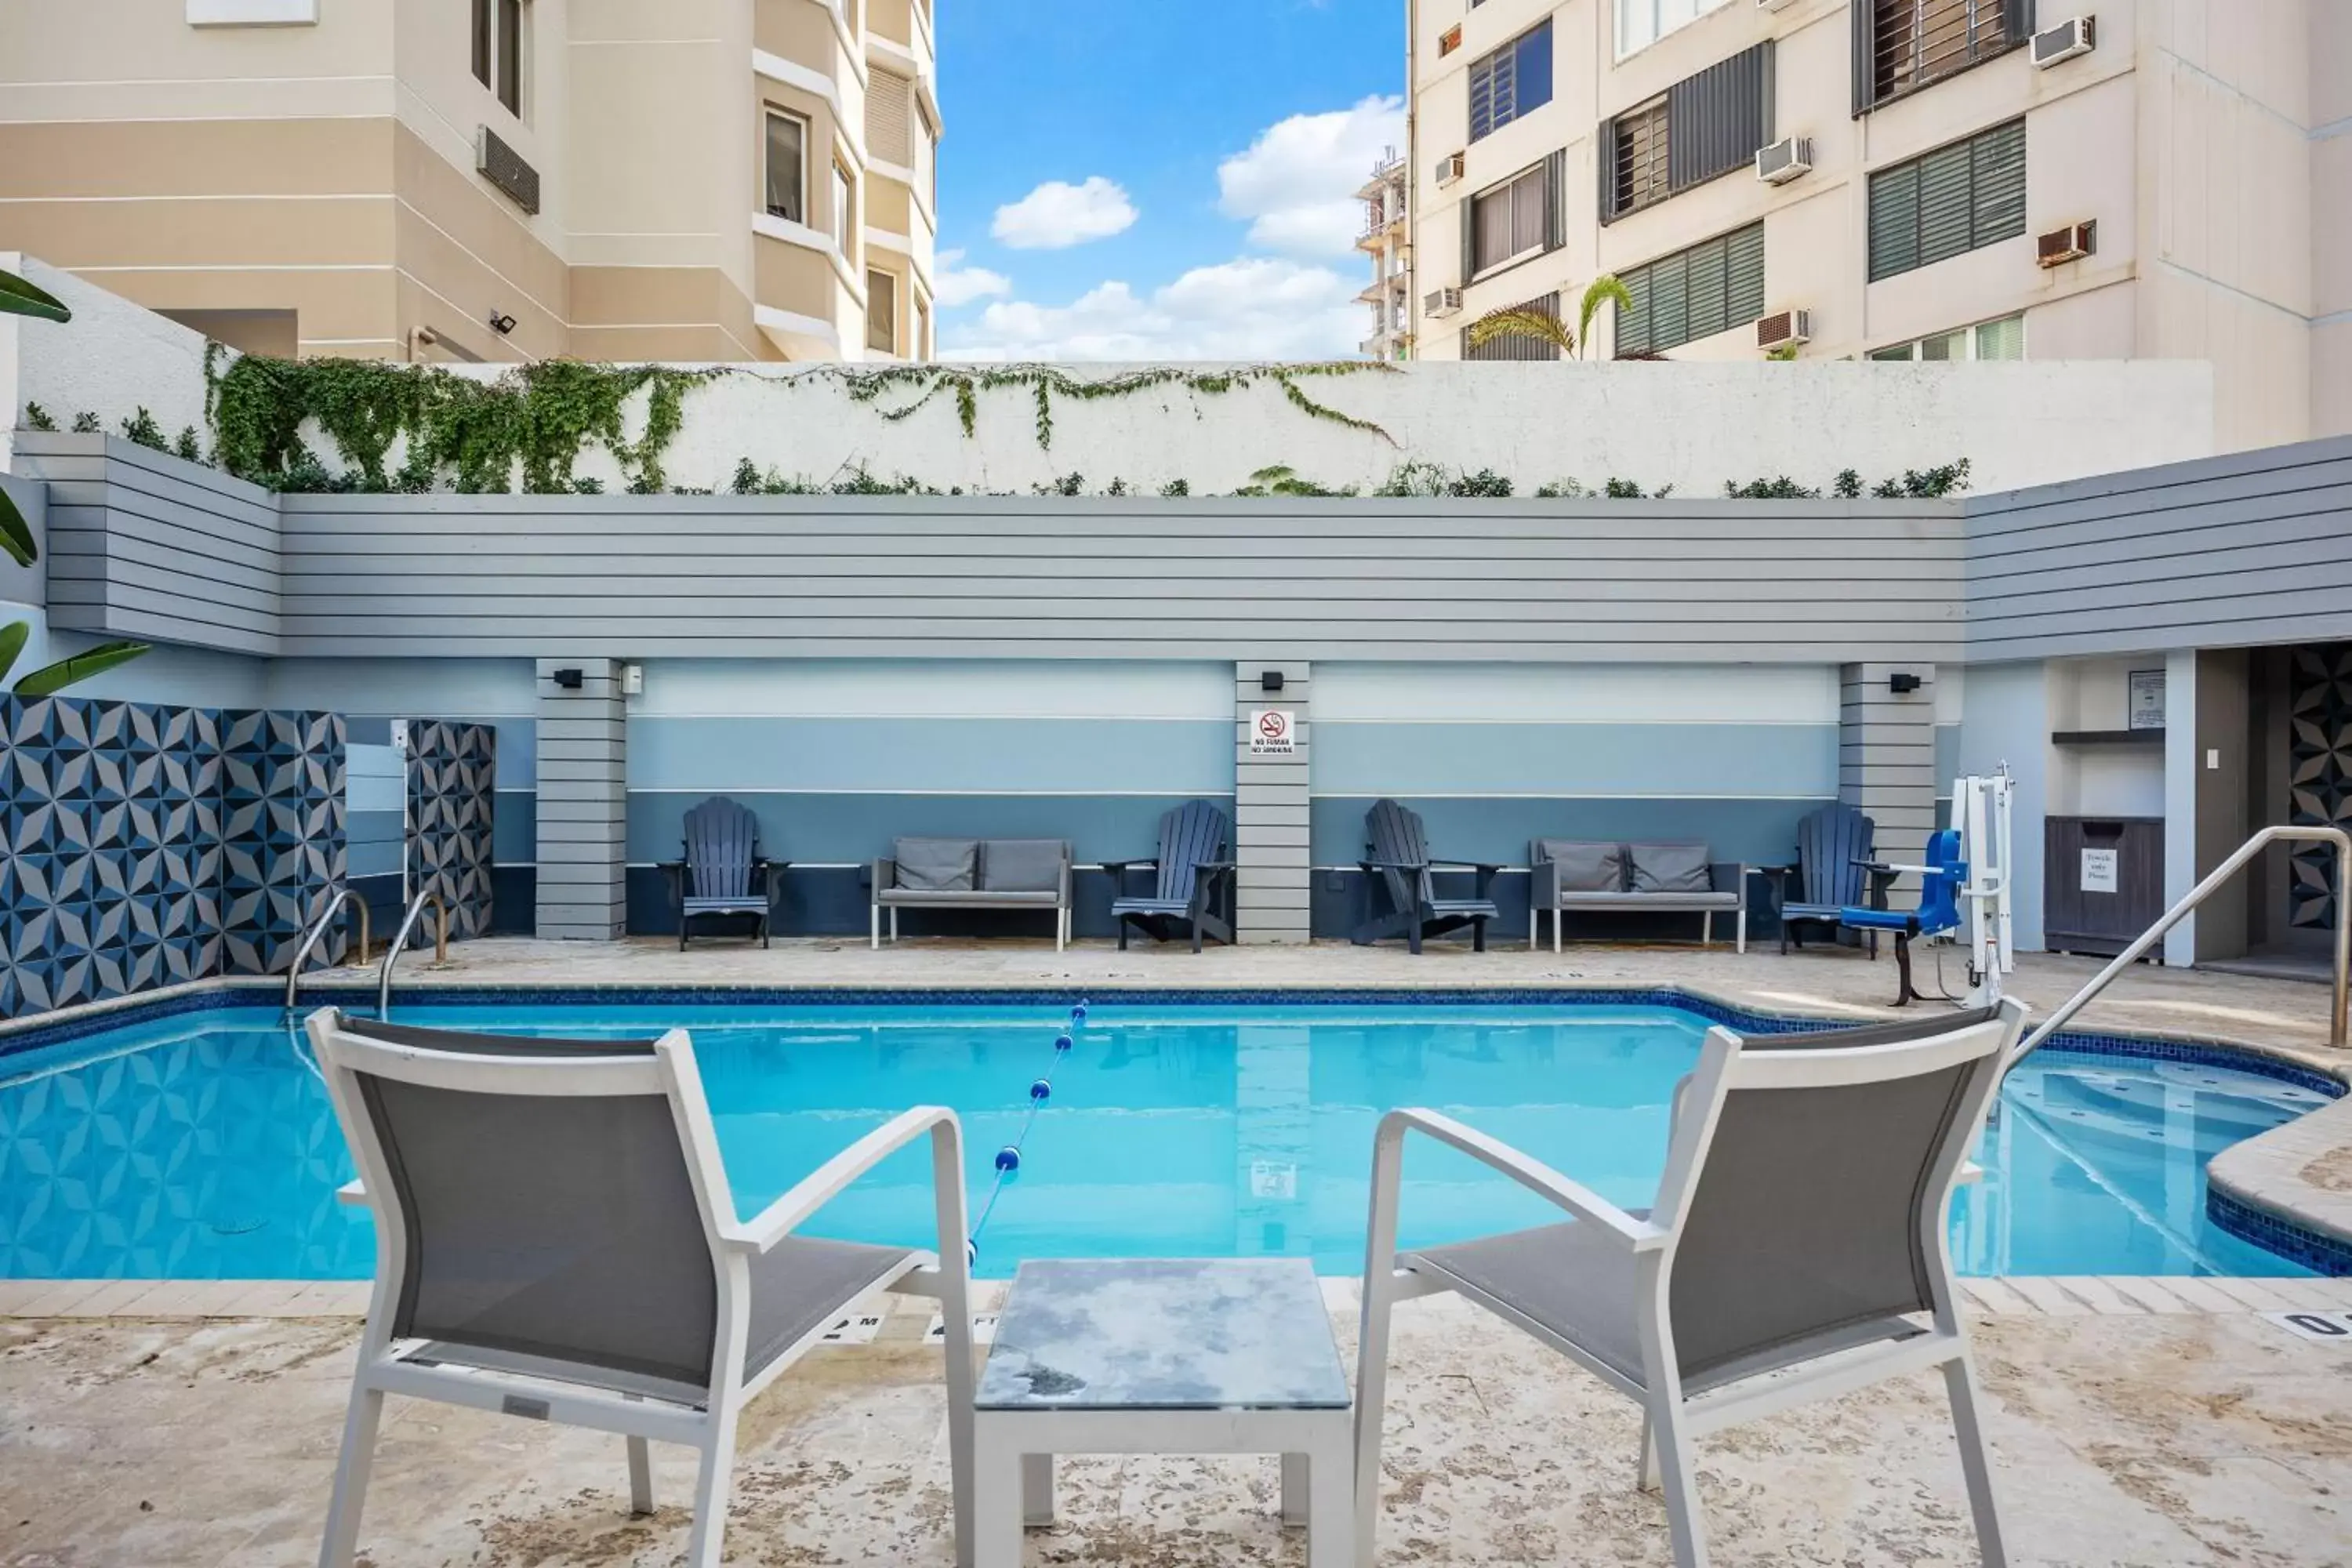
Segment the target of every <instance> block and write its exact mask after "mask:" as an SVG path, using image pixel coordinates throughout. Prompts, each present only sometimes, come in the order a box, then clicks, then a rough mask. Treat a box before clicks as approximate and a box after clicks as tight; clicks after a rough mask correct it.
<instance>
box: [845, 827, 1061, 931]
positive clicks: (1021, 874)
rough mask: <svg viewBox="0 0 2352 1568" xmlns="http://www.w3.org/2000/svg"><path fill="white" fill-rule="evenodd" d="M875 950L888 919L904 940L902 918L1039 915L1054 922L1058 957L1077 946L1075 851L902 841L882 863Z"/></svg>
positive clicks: (1006, 841) (1025, 844) (993, 841)
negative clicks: (931, 913)
mask: <svg viewBox="0 0 2352 1568" xmlns="http://www.w3.org/2000/svg"><path fill="white" fill-rule="evenodd" d="M873 889H874V908H873V919H872V942H873V945H874V946H876V947H880V946H881V945H882V924H883V920H882V913H883V911H884V910H888V911H889V915H890V919H889V925H890V940H891V941H892V942H896V941H898V911H899V910H1040V911H1051V913H1052V914H1053V917H1054V951H1055V952H1060V951H1061V950H1062V949H1063V948H1065V947H1066V946H1068V945H1069V941H1070V845H1069V841H1068V840H1067V839H1064V838H901V839H899V840H898V842H897V843H896V844H894V845H893V846H892V847H891V851H890V855H889V857H888V858H887V859H882V860H877V861H875V862H874V870H873Z"/></svg>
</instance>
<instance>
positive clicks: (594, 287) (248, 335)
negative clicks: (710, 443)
mask: <svg viewBox="0 0 2352 1568" xmlns="http://www.w3.org/2000/svg"><path fill="white" fill-rule="evenodd" d="M930 6H931V0H366V3H364V4H362V3H352V0H107V3H106V4H104V5H56V4H47V3H38V4H37V3H35V0H0V249H21V250H24V251H26V252H29V253H31V254H33V255H37V256H39V257H41V258H44V259H46V260H48V261H50V262H52V263H54V264H56V265H58V266H60V267H63V268H68V269H69V270H71V271H74V272H76V273H79V274H80V275H82V276H84V277H86V278H88V279H90V280H91V281H93V282H95V283H98V284H100V285H102V286H103V287H105V288H107V289H111V290H113V291H115V292H116V293H119V294H121V295H124V296H126V297H128V298H130V299H132V300H137V301H139V302H140V303H142V304H144V305H147V306H149V307H151V308H152V309H154V310H159V311H161V312H163V314H165V315H168V316H171V317H173V318H174V319H176V320H179V321H184V322H186V323H187V324H189V325H191V326H194V327H197V328H199V329H200V330H202V331H206V332H208V333H210V334H211V335H213V336H214V337H216V338H218V339H220V340H221V341H223V342H228V343H231V344H233V345H235V346H236V347H238V348H242V349H247V350H249V351H253V352H258V353H273V354H280V355H292V354H306V355H307V354H348V355H364V356H373V357H382V358H392V359H416V360H425V361H433V360H450V359H458V360H487V361H501V360H530V359H541V358H547V357H551V356H557V355H571V356H575V357H580V358H588V359H662V360H687V361H744V360H835V359H838V360H921V359H928V358H929V357H930V354H931V348H932V330H931V282H932V267H933V251H934V239H935V236H936V233H937V230H938V211H939V206H938V189H937V178H938V164H937V152H938V142H939V137H940V110H939V96H938V69H937V64H936V52H935V49H934V47H933V42H932V30H931V11H930Z"/></svg>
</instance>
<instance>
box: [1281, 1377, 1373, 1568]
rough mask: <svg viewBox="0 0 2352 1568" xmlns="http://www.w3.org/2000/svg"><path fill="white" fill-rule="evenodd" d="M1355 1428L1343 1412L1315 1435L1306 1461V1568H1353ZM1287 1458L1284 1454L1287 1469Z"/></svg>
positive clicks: (1354, 1537)
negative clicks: (1313, 1443)
mask: <svg viewBox="0 0 2352 1568" xmlns="http://www.w3.org/2000/svg"><path fill="white" fill-rule="evenodd" d="M1354 1436H1355V1434H1354V1426H1353V1423H1352V1422H1351V1421H1350V1420H1349V1416H1348V1413H1347V1412H1346V1411H1344V1410H1343V1411H1339V1412H1338V1413H1337V1417H1336V1419H1334V1420H1332V1421H1331V1422H1329V1423H1328V1424H1327V1425H1326V1426H1324V1427H1323V1429H1322V1430H1321V1431H1320V1432H1318V1434H1317V1437H1316V1443H1315V1447H1314V1448H1313V1449H1311V1450H1310V1451H1309V1452H1308V1453H1307V1456H1306V1458H1307V1568H1355V1563H1356V1484H1355V1482H1356V1478H1355V1469H1354V1455H1353V1452H1352V1450H1353V1448H1354V1446H1355V1442H1354ZM1289 1461H1290V1457H1289V1456H1288V1455H1285V1456H1284V1457H1283V1463H1284V1466H1285V1468H1287V1467H1288V1465H1289Z"/></svg>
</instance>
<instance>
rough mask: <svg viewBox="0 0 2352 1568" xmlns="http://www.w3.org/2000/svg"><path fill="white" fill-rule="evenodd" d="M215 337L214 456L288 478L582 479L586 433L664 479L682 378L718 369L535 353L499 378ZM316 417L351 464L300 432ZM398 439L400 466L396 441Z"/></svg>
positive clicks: (501, 485) (573, 482)
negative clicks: (249, 347)
mask: <svg viewBox="0 0 2352 1568" xmlns="http://www.w3.org/2000/svg"><path fill="white" fill-rule="evenodd" d="M224 353H225V351H224V350H222V349H221V347H220V345H218V344H217V343H213V344H207V345H206V346H205V417H206V418H207V419H208V420H209V421H210V422H211V424H212V430H213V452H214V457H215V461H217V462H218V463H219V464H220V466H221V467H222V468H226V469H227V470H228V471H229V472H230V473H232V474H235V475H236V477H237V478H239V479H249V480H251V481H253V482H254V483H256V484H259V485H265V486H268V488H270V489H286V490H320V489H352V490H402V491H410V492H414V491H421V490H429V489H436V488H437V486H438V485H439V484H440V482H441V481H442V479H443V478H444V477H445V476H446V477H447V478H448V479H449V480H450V481H451V483H452V484H453V486H454V488H455V489H458V490H460V491H463V492H467V493H478V492H492V493H496V492H499V491H504V490H506V489H509V488H511V487H512V486H513V484H514V483H515V481H516V480H517V479H520V482H521V488H522V489H523V490H524V491H525V492H526V493H529V494H532V495H552V494H559V493H562V492H565V491H572V490H577V489H583V488H586V487H587V481H584V480H580V479H575V478H574V477H573V475H572V468H573V466H574V465H575V464H576V463H577V462H578V461H579V459H580V455H581V453H582V452H583V451H585V450H586V449H587V447H588V445H589V443H590V442H592V441H593V442H595V443H596V444H597V445H599V446H602V447H604V449H605V450H606V451H608V452H610V453H611V454H612V455H613V457H614V460H615V461H617V462H618V463H619V464H620V465H621V468H622V470H623V471H624V472H625V473H626V474H627V475H628V477H629V489H631V490H633V491H636V492H640V493H653V492H656V491H659V490H662V489H667V487H668V477H667V473H666V472H665V471H664V469H663V468H662V454H663V453H664V452H665V451H666V450H667V448H668V447H669V444H670V442H671V441H672V440H673V439H675V438H676V437H677V432H678V430H679V428H680V426H682V425H683V424H684V413H683V409H684V403H685V396H686V390H687V388H688V387H689V386H693V385H696V384H699V383H701V382H704V381H707V380H709V378H710V377H711V376H712V375H714V374H719V373H717V372H714V371H707V370H675V369H671V368H668V367H667V366H663V365H608V364H588V363H583V362H581V361H577V360H543V361H541V362H540V363H536V364H528V365H519V366H517V367H516V368H514V369H512V370H509V371H508V372H506V373H505V374H502V375H500V376H499V377H498V378H497V379H496V380H494V381H487V382H485V381H477V380H474V379H472V378H470V377H467V376H462V375H457V374H453V373H451V372H450V371H448V370H446V369H445V368H443V367H442V366H439V365H421V364H389V363H383V362H381V361H376V360H349V359H311V360H278V359H268V358H264V357H263V356H261V355H259V354H247V355H245V356H244V357H242V358H240V359H237V360H236V361H235V362H234V363H230V364H229V365H228V366H227V368H226V369H223V368H221V364H220V361H221V359H222V357H223V355H224ZM646 389H650V393H651V395H650V400H649V402H648V405H647V408H646V427H645V430H644V432H643V433H642V434H640V435H639V437H637V439H635V441H631V440H628V439H626V438H625V436H624V435H623V433H622V426H621V405H623V404H624V403H625V402H626V401H627V400H628V399H629V398H630V397H632V396H634V395H635V394H636V393H638V392H640V391H644V390H646ZM309 421H315V422H316V423H317V425H318V426H319V428H320V431H322V432H323V433H324V434H325V435H326V437H327V438H328V439H329V440H330V441H331V442H333V443H334V445H335V449H336V451H337V452H338V453H340V454H341V457H342V458H343V461H344V462H345V463H346V464H347V465H348V468H347V470H346V472H344V473H343V474H341V475H333V474H330V473H329V472H328V471H327V469H326V466H325V464H324V463H323V462H321V461H320V458H319V457H318V455H317V454H316V453H313V452H311V451H310V449H309V447H306V446H305V445H304V444H303V440H302V434H301V432H302V426H303V425H304V424H305V423H306V422H309ZM402 437H405V438H406V447H405V448H404V455H403V458H402V461H401V464H400V467H399V468H397V469H396V470H388V469H387V468H386V464H387V462H388V461H389V459H390V456H391V453H392V449H393V446H394V442H395V441H398V440H400V439H401V438H402Z"/></svg>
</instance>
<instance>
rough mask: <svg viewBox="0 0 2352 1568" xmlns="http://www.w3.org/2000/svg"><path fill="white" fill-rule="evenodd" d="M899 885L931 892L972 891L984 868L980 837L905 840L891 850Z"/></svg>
mask: <svg viewBox="0 0 2352 1568" xmlns="http://www.w3.org/2000/svg"><path fill="white" fill-rule="evenodd" d="M890 855H891V858H893V859H895V860H897V861H898V886H899V887H901V888H920V889H927V890H931V891H942V892H943V891H948V890H950V889H965V890H969V889H971V886H972V884H973V879H974V875H975V873H976V872H977V871H978V869H979V866H980V840H978V839H976V838H901V839H899V840H898V843H897V844H896V845H894V846H893V847H891V850H890Z"/></svg>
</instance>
